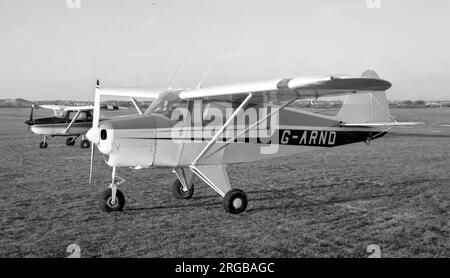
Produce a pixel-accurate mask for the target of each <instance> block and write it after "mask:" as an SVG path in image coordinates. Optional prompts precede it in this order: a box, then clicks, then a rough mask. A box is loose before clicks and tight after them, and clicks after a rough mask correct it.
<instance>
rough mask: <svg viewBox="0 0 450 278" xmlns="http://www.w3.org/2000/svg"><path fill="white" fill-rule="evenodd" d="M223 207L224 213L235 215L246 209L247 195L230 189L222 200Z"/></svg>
mask: <svg viewBox="0 0 450 278" xmlns="http://www.w3.org/2000/svg"><path fill="white" fill-rule="evenodd" d="M223 207H224V208H225V211H226V212H229V213H233V214H237V213H241V212H243V211H245V209H246V208H247V194H245V192H244V191H242V190H239V189H231V190H230V191H228V192H227V194H225V197H224V198H223Z"/></svg>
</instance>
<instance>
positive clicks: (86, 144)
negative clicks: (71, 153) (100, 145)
mask: <svg viewBox="0 0 450 278" xmlns="http://www.w3.org/2000/svg"><path fill="white" fill-rule="evenodd" d="M90 146H91V142H89V140H86V139H84V140H82V141H81V148H82V149H88V148H89V147H90Z"/></svg>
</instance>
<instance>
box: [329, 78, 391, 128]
mask: <svg viewBox="0 0 450 278" xmlns="http://www.w3.org/2000/svg"><path fill="white" fill-rule="evenodd" d="M362 77H363V78H364V77H366V78H380V77H379V76H378V74H377V73H376V72H374V71H373V70H367V71H365V72H364V73H363V74H362ZM336 118H337V119H338V120H339V121H343V122H347V123H376V122H380V123H386V122H392V116H391V113H390V111H389V103H388V100H387V97H386V93H385V92H367V93H360V94H353V95H348V96H347V97H346V98H345V100H344V103H343V105H342V108H341V109H340V110H339V112H338V114H337V115H336Z"/></svg>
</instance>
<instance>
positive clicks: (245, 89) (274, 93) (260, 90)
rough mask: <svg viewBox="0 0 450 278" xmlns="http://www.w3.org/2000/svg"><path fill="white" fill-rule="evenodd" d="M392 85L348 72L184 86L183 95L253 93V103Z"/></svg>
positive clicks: (368, 89) (198, 96)
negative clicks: (216, 84) (207, 85)
mask: <svg viewBox="0 0 450 278" xmlns="http://www.w3.org/2000/svg"><path fill="white" fill-rule="evenodd" d="M391 86H392V84H391V83H389V82H388V81H386V80H382V79H378V78H369V77H352V76H347V75H334V76H317V77H295V78H285V79H276V80H270V81H261V82H251V83H242V84H234V85H225V86H215V87H209V88H200V89H193V90H185V91H183V92H181V93H180V98H182V99H193V98H213V99H214V98H217V99H223V98H228V99H229V98H230V97H233V96H235V97H236V98H238V97H239V96H241V97H245V95H246V94H248V93H253V98H252V103H255V102H256V103H263V102H267V101H268V100H277V101H285V100H289V99H292V98H293V97H298V98H303V99H305V98H318V97H325V96H336V95H348V94H353V93H363V92H371V91H372V92H373V91H386V90H387V89H389V88H390V87H391Z"/></svg>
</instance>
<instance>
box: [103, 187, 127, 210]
mask: <svg viewBox="0 0 450 278" xmlns="http://www.w3.org/2000/svg"><path fill="white" fill-rule="evenodd" d="M111 197H112V189H111V188H108V189H106V190H105V191H103V192H102V194H101V195H100V198H99V205H100V209H101V210H102V211H105V212H112V211H122V210H123V207H124V206H125V195H123V193H122V191H120V190H118V189H117V191H116V200H115V203H114V204H112V203H111Z"/></svg>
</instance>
